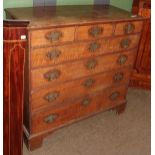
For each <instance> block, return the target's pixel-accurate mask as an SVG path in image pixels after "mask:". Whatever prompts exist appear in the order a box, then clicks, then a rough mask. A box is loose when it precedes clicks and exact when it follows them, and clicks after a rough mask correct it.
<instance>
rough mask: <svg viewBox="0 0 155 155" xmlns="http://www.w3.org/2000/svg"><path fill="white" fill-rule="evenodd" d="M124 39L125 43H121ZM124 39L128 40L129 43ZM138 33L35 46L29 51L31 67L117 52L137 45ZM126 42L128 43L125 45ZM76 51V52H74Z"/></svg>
mask: <svg viewBox="0 0 155 155" xmlns="http://www.w3.org/2000/svg"><path fill="white" fill-rule="evenodd" d="M123 41H124V44H125V45H122V44H123V43H122V42H123ZM126 41H129V43H128V42H127V43H126ZM138 41H139V35H130V36H127V37H126V36H125V37H116V38H109V39H98V40H95V41H90V42H85V43H81V42H80V43H72V44H69V45H61V46H54V47H48V48H37V49H34V50H32V52H31V57H32V61H31V65H32V68H36V67H40V66H48V65H53V64H58V63H63V62H67V61H71V60H78V59H81V58H87V57H91V56H97V55H101V54H106V53H113V52H118V51H120V50H124V49H131V48H135V47H136V46H138ZM127 44H128V45H127ZM75 51H76V52H75Z"/></svg>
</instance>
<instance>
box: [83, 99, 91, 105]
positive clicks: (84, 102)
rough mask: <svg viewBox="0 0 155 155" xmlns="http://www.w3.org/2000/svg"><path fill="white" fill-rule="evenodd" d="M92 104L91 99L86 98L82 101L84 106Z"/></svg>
mask: <svg viewBox="0 0 155 155" xmlns="http://www.w3.org/2000/svg"><path fill="white" fill-rule="evenodd" d="M90 103H91V99H90V98H85V99H83V101H82V105H83V106H88V105H89V104H90Z"/></svg>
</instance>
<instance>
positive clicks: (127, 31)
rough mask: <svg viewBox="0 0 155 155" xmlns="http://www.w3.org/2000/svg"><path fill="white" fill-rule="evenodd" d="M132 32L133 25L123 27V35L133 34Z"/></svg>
mask: <svg viewBox="0 0 155 155" xmlns="http://www.w3.org/2000/svg"><path fill="white" fill-rule="evenodd" d="M134 30H135V25H134V24H132V23H129V24H126V25H125V26H124V33H125V34H129V33H133V32H134Z"/></svg>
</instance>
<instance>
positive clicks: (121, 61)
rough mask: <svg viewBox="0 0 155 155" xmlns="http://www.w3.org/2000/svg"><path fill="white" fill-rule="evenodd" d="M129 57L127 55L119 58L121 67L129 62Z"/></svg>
mask: <svg viewBox="0 0 155 155" xmlns="http://www.w3.org/2000/svg"><path fill="white" fill-rule="evenodd" d="M127 59H128V58H127V56H126V55H121V56H120V57H119V58H118V63H119V64H120V65H124V64H125V63H126V61H127Z"/></svg>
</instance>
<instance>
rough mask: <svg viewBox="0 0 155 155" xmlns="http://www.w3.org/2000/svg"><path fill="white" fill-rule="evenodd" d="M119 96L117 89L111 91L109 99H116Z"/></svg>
mask: <svg viewBox="0 0 155 155" xmlns="http://www.w3.org/2000/svg"><path fill="white" fill-rule="evenodd" d="M119 96H120V93H119V92H118V91H116V92H113V93H112V94H111V95H110V96H109V98H110V100H111V101H114V100H116V99H117V98H118V97H119Z"/></svg>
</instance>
